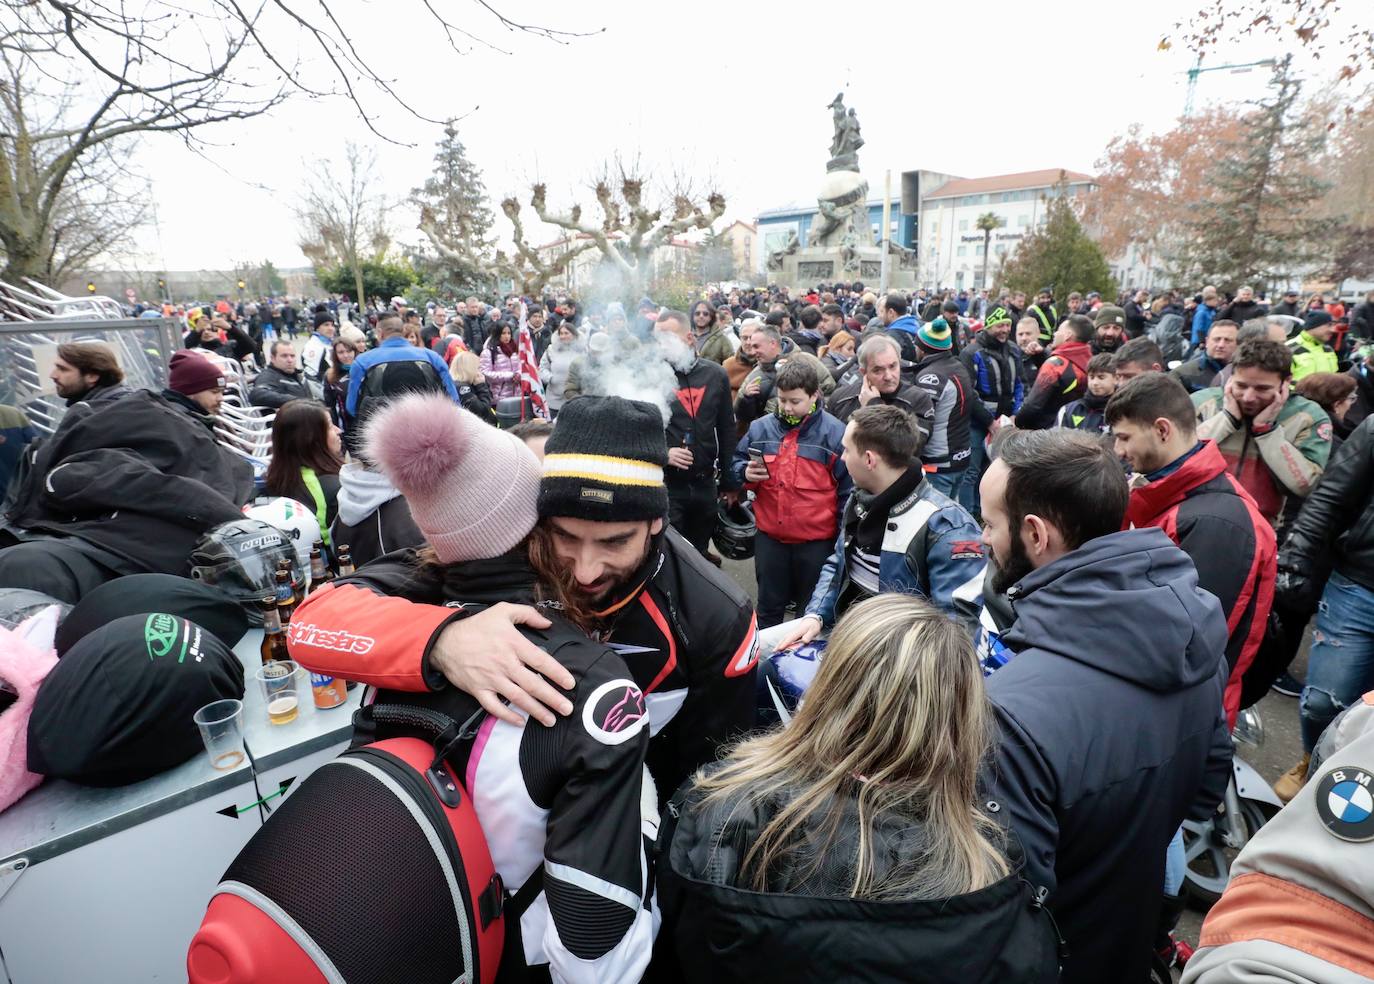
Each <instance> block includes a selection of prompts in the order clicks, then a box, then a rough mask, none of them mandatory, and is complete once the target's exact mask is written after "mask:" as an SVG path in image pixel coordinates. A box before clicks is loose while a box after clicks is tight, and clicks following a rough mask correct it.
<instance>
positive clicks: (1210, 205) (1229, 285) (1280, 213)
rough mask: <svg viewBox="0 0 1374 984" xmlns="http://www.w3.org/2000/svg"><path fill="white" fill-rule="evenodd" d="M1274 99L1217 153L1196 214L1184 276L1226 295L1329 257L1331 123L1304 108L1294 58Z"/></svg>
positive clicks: (1278, 76)
mask: <svg viewBox="0 0 1374 984" xmlns="http://www.w3.org/2000/svg"><path fill="white" fill-rule="evenodd" d="M1270 86H1271V89H1272V95H1271V96H1270V97H1269V98H1268V99H1267V100H1265V101H1263V102H1260V103H1259V104H1257V105H1256V107H1255V110H1254V111H1253V112H1252V113H1250V114H1248V115H1247V117H1246V119H1245V124H1244V126H1243V128H1242V129H1241V130H1240V132H1239V133H1238V134H1237V135H1236V136H1235V137H1234V138H1233V139H1232V140H1230V141H1227V142H1226V143H1224V144H1223V145H1221V146H1219V147H1218V148H1217V151H1216V154H1215V164H1214V165H1213V167H1212V169H1211V171H1210V174H1209V179H1208V183H1209V186H1210V188H1211V194H1210V195H1208V196H1206V197H1204V198H1202V199H1201V200H1200V201H1198V202H1197V203H1196V205H1195V206H1194V207H1193V209H1192V210H1191V212H1190V214H1189V217H1188V221H1187V223H1186V226H1185V228H1186V230H1187V238H1186V240H1185V242H1184V243H1183V246H1182V248H1181V250H1180V253H1179V262H1178V263H1177V269H1176V271H1175V272H1176V274H1177V277H1178V280H1179V282H1181V283H1197V282H1202V281H1206V282H1207V283H1214V284H1216V285H1217V286H1218V287H1220V288H1222V289H1224V290H1228V291H1231V290H1235V289H1236V288H1238V287H1240V286H1241V285H1242V284H1254V285H1257V286H1258V285H1264V284H1272V283H1278V282H1283V281H1286V280H1288V279H1290V278H1292V277H1294V276H1302V275H1304V274H1307V273H1310V272H1311V271H1313V270H1314V269H1316V268H1317V267H1319V266H1320V265H1321V264H1322V262H1323V260H1324V259H1325V258H1326V257H1327V256H1328V255H1329V251H1330V242H1329V241H1328V240H1329V237H1328V235H1327V230H1325V229H1324V228H1323V227H1322V226H1321V225H1320V224H1319V223H1317V222H1316V221H1314V220H1316V219H1317V218H1318V217H1319V212H1320V208H1321V203H1322V200H1323V197H1324V196H1325V194H1326V192H1327V189H1328V188H1329V185H1328V183H1327V182H1326V181H1324V180H1322V179H1321V178H1320V177H1319V176H1318V174H1319V167H1320V164H1321V161H1322V159H1323V157H1324V153H1325V148H1326V126H1325V122H1324V121H1321V120H1317V119H1314V118H1313V117H1312V115H1311V114H1310V113H1308V112H1305V111H1303V110H1301V109H1300V107H1299V105H1298V95H1299V93H1300V91H1301V83H1299V82H1298V80H1297V79H1295V78H1294V77H1293V75H1292V72H1291V70H1290V65H1289V59H1286V58H1285V59H1284V60H1283V61H1282V62H1281V63H1280V64H1279V65H1278V67H1277V68H1276V69H1275V72H1274V78H1273V80H1272V81H1271V83H1270Z"/></svg>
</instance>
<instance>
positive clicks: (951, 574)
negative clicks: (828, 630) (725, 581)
mask: <svg viewBox="0 0 1374 984" xmlns="http://www.w3.org/2000/svg"><path fill="white" fill-rule="evenodd" d="M856 505H857V493H856V494H855V495H851V496H850V497H849V501H848V502H846V503H845V508H844V520H843V522H841V523H840V533H839V536H838V537H837V538H836V539H835V550H834V552H833V553H831V555H830V559H829V560H827V561H826V562H825V566H824V567H822V568H821V576H820V580H818V581H817V582H816V590H815V591H814V592H812V594H811V601H810V603H809V604H807V606H806V614H807V615H819V616H820V618H821V622H822V623H823V624H825V625H831V624H832V623H833V622H834V621H835V615H836V613H835V605H836V603H837V602H838V601H839V600H840V596H841V595H842V594H843V593H844V589H845V586H846V585H847V584H848V583H849V554H848V548H849V544H848V542H847V541H846V536H845V534H846V531H847V529H848V528H849V527H850V526H851V525H852V520H853V518H854V510H855V507H856ZM887 516H888V523H887V533H886V534H885V535H884V536H883V549H882V554H881V556H880V558H879V561H878V589H879V591H881V592H883V593H884V594H886V593H888V592H897V593H899V594H910V595H919V596H920V597H922V598H927V599H929V601H930V603H931V604H933V605H935V606H936V607H938V608H942V609H944V610H945V611H947V612H951V613H953V612H954V591H955V589H956V588H958V587H959V586H960V585H961V584H964V583H966V582H968V581H970V580H972V579H974V578H979V579H980V580H981V577H982V570H983V567H984V564H985V562H986V561H985V558H984V556H983V544H982V540H981V533H980V531H979V529H978V524H977V523H976V522H974V520H973V517H972V516H970V515H969V514H968V513H967V512H965V511H964V509H963V507H962V506H960V505H959V504H958V503H957V502H955V501H954V500H953V499H951V498H949V497H948V496H947V495H945V494H944V493H943V492H941V491H940V490H938V489H937V488H935V486H933V485H931V484H930V483H929V482H927V481H925V480H922V481H921V483H920V484H919V485H917V486H916V488H915V489H914V490H913V491H912V492H911V494H910V495H908V496H907V497H906V498H905V499H903V500H902V501H901V502H898V503H897V504H896V505H894V506H893V507H892V508H891V509H890V510H889V511H888V514H887ZM922 568H924V572H923V571H922ZM922 573H924V575H925V576H924V578H923V577H922ZM923 582H924V583H923ZM976 604H977V605H980V606H981V605H982V598H981V597H979V598H978V600H977V601H976Z"/></svg>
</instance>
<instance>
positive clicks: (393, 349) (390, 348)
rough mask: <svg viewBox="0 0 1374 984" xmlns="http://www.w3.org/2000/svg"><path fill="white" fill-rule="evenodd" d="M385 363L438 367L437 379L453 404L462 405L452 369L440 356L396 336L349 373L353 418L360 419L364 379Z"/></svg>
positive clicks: (361, 358) (348, 405)
mask: <svg viewBox="0 0 1374 984" xmlns="http://www.w3.org/2000/svg"><path fill="white" fill-rule="evenodd" d="M383 362H428V363H429V364H430V365H431V366H433V367H434V373H435V375H437V376H438V377H439V379H440V380H441V381H442V382H443V384H444V389H445V391H447V393H448V395H449V396H450V397H451V398H452V399H453V402H454V403H457V402H459V401H458V389H457V387H455V386H454V385H453V377H452V376H450V375H449V374H448V366H446V365H445V364H444V360H443V359H442V358H440V357H439V353H438V352H434V351H431V350H430V349H423V348H416V347H415V346H414V345H411V344H410V343H409V342H407V341H406V340H405V339H404V338H401V337H400V336H393V337H391V338H388V339H387V340H386V341H384V342H382V344H381V345H378V346H377V347H376V348H375V349H370V350H369V351H367V352H364V353H363V354H362V355H360V356H358V357H357V358H356V359H354V360H353V366H352V368H351V369H349V370H348V400H347V401H346V404H345V407H346V409H347V410H348V415H349V416H350V417H356V416H357V415H358V392H359V390H361V389H362V387H363V378H364V377H365V376H366V375H367V372H368V370H369V369H371V368H373V367H374V366H378V365H381V364H382V363H383Z"/></svg>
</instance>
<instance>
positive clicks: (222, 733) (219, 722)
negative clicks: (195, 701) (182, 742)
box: [194, 698, 245, 772]
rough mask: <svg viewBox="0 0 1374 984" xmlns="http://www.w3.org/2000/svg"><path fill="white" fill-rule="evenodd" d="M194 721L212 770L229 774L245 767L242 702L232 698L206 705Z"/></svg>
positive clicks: (198, 712) (197, 712) (196, 714)
mask: <svg viewBox="0 0 1374 984" xmlns="http://www.w3.org/2000/svg"><path fill="white" fill-rule="evenodd" d="M194 720H195V722H196V727H198V728H199V729H200V740H201V741H203V742H204V743H205V754H206V755H208V756H210V765H211V766H212V767H213V768H215V769H217V770H219V771H221V772H230V771H232V770H234V769H237V768H238V767H239V766H240V765H242V764H243V760H244V758H245V756H244V752H243V701H241V700H235V699H233V698H230V699H228V700H217V701H215V702H214V703H212V704H206V705H205V706H204V707H202V708H201V709H200V710H198V711H196V713H195V716H194Z"/></svg>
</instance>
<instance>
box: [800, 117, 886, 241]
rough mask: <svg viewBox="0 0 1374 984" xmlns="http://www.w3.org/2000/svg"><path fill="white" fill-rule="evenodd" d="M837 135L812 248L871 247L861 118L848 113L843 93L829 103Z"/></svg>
mask: <svg viewBox="0 0 1374 984" xmlns="http://www.w3.org/2000/svg"><path fill="white" fill-rule="evenodd" d="M829 109H830V110H831V111H832V113H833V123H834V127H835V134H834V136H833V137H832V138H831V140H830V160H829V161H828V162H827V163H826V165H825V171H826V175H825V181H823V182H822V183H821V190H820V194H819V195H817V199H816V203H817V206H818V207H819V210H820V215H819V216H818V217H817V225H816V229H815V231H814V232H813V233H812V234H811V237H810V242H811V245H813V246H833V247H837V248H838V247H841V246H849V247H850V248H851V249H852V248H853V247H855V246H872V245H873V230H872V229H871V228H870V227H869V223H868V182H867V181H865V180H864V179H863V176H862V175H861V174H859V148H860V147H862V146H863V145H864V138H863V137H862V136H861V135H860V134H859V117H858V116H857V115H855V113H854V110H852V109H850V110H848V111H846V110H845V106H844V93H843V92H841V93H840V94H839V95H837V96H836V97H835V98H834V100H833V101H832V102H831V103H830V106H829Z"/></svg>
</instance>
